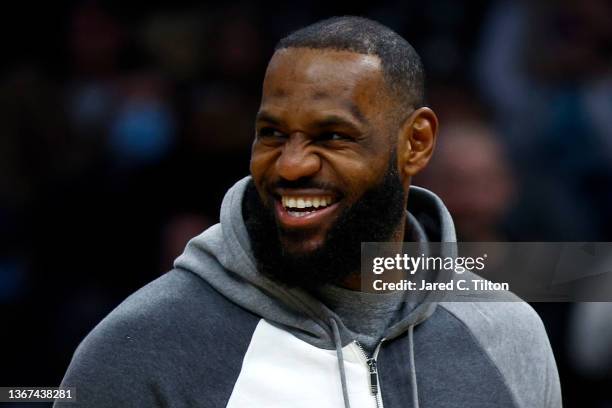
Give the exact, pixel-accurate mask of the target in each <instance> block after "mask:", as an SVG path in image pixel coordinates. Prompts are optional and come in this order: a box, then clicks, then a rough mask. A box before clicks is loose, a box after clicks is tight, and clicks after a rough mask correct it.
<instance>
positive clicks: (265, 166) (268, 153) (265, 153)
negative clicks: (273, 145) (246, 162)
mask: <svg viewBox="0 0 612 408" xmlns="http://www.w3.org/2000/svg"><path fill="white" fill-rule="evenodd" d="M276 156H277V154H276V153H275V149H270V148H266V147H264V146H258V145H255V146H253V151H252V153H251V164H250V170H251V176H252V177H253V180H254V181H255V184H256V185H261V183H263V182H264V181H265V178H266V176H267V175H269V174H270V172H271V170H273V169H274V162H275V158H276Z"/></svg>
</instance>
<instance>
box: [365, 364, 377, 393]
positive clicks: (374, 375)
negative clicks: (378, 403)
mask: <svg viewBox="0 0 612 408" xmlns="http://www.w3.org/2000/svg"><path fill="white" fill-rule="evenodd" d="M366 362H367V364H368V368H369V369H370V389H371V391H372V395H374V396H376V395H377V394H378V370H377V368H376V359H375V358H368V359H367V361H366Z"/></svg>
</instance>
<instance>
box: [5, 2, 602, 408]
mask: <svg viewBox="0 0 612 408" xmlns="http://www.w3.org/2000/svg"><path fill="white" fill-rule="evenodd" d="M17 7H18V9H16V10H14V11H10V12H6V13H5V20H7V22H6V23H7V24H6V25H5V27H3V29H4V30H6V33H4V35H3V38H4V39H5V40H8V42H9V43H10V45H11V46H10V47H7V48H6V49H5V50H3V54H4V55H5V56H8V58H3V59H4V60H5V62H4V63H3V64H2V71H1V72H0V118H2V119H1V120H0V133H1V136H0V169H1V171H0V242H1V245H0V318H1V319H2V320H1V321H2V322H3V326H4V327H3V331H2V332H3V335H2V339H3V342H2V345H3V348H2V352H1V355H0V359H1V361H2V368H3V369H2V370H0V385H5V386H9V385H30V386H31V385H41V386H42V385H46V386H54V385H55V386H56V385H57V384H59V382H60V380H61V378H62V375H63V372H64V370H65V368H66V367H67V364H68V362H69V359H70V357H71V354H72V352H73V351H74V348H75V347H76V345H77V344H78V342H79V341H80V340H81V339H82V338H83V336H84V335H85V334H86V333H87V332H88V331H89V330H91V328H92V327H93V325H95V323H97V322H98V321H99V320H100V319H101V318H102V317H103V316H104V315H105V314H107V313H108V312H109V311H110V310H112V308H113V307H114V306H116V305H117V304H118V303H119V302H120V301H121V300H122V299H124V298H125V297H126V296H127V295H128V294H129V293H131V292H133V291H134V290H135V289H137V288H138V287H140V286H142V285H144V284H145V283H147V282H148V281H150V280H152V279H154V278H155V277H157V276H159V275H160V274H162V273H164V272H165V271H167V270H168V269H169V268H170V267H171V265H172V261H173V259H174V258H175V257H176V256H177V255H178V254H180V252H181V251H182V249H183V247H184V245H185V243H186V242H187V240H188V239H189V238H190V237H192V236H195V235H197V234H198V233H199V232H201V231H202V230H204V229H205V228H206V227H208V226H210V225H212V224H213V223H215V222H217V220H218V208H219V205H220V201H221V198H222V197H223V194H224V192H225V191H226V189H227V188H228V187H229V186H231V185H232V184H233V182H235V181H236V180H238V179H239V178H241V177H243V176H245V175H246V174H248V164H249V163H248V161H249V151H250V143H251V140H252V137H253V121H254V115H255V113H256V111H257V107H258V102H259V96H260V88H261V80H262V77H263V73H264V70H265V64H266V62H267V60H268V59H269V57H270V56H271V55H272V52H273V47H274V44H275V43H276V41H277V40H278V39H280V38H281V37H282V36H284V35H286V34H287V33H289V32H290V31H291V30H294V29H297V28H299V27H301V26H304V25H307V24H309V23H312V22H314V21H316V20H318V19H321V18H325V17H329V16H332V15H340V14H357V15H363V16H367V17H370V18H374V19H376V20H378V21H380V22H382V23H384V24H386V25H388V26H389V27H391V28H393V29H394V30H396V31H397V32H398V33H400V34H401V35H403V36H404V37H405V38H406V39H408V41H409V42H411V43H412V44H413V46H414V47H415V48H416V49H417V51H418V52H419V53H420V55H421V56H422V57H423V60H424V64H425V67H426V72H427V80H428V85H427V86H428V103H429V105H430V106H431V107H432V108H433V109H434V111H436V112H437V113H438V115H439V117H440V123H441V132H440V135H439V143H438V147H437V153H436V155H435V158H434V160H433V161H432V163H431V165H430V167H429V168H428V169H427V170H426V171H425V172H424V173H423V174H422V175H421V176H419V177H418V178H417V180H415V181H416V184H420V185H424V186H426V187H428V188H430V189H432V190H433V191H435V192H436V193H438V194H439V195H440V196H441V197H442V198H443V200H444V201H445V202H446V204H447V205H448V206H449V209H450V211H451V213H452V214H453V216H454V218H455V221H456V224H457V229H458V233H459V239H460V240H467V241H612V236H611V235H612V234H611V232H610V231H612V211H610V210H611V209H612V188H611V186H612V24H610V22H611V21H612V4H611V3H610V2H608V1H607V0H582V1H580V2H578V1H571V0H561V1H552V0H537V1H492V2H489V1H483V0H480V1H470V2H467V1H465V2H460V1H456V0H430V1H427V2H418V3H417V2H412V1H403V2H400V1H382V2H376V4H369V5H364V6H356V5H351V6H348V5H345V4H343V3H341V2H340V3H336V4H330V2H321V1H315V2H311V3H308V4H300V5H297V4H290V3H287V2H280V1H268V2H263V3H260V2H257V3H256V2H252V1H243V2H239V3H234V4H226V5H221V4H206V3H203V2H197V3H196V2H191V3H190V2H186V3H185V2H184V3H170V2H167V3H165V4H164V3H163V2H158V3H155V2H148V3H139V2H129V4H125V3H120V2H94V1H81V2H71V3H63V4H61V5H58V4H56V3H55V2H52V3H50V4H47V5H41V6H40V7H39V6H36V7H34V6H33V5H28V4H25V5H23V6H17ZM19 7H20V8H19ZM534 307H535V308H536V309H537V310H538V312H539V313H540V315H541V316H542V318H543V320H544V322H545V324H546V326H547V330H548V332H549V336H550V338H551V342H552V344H553V347H554V350H555V354H556V357H557V362H558V365H559V368H560V372H561V375H562V389H563V393H564V398H565V406H566V407H570V408H571V407H596V408H603V407H612V391H610V389H609V387H607V386H606V384H609V383H610V381H611V380H612V357H611V353H609V352H608V350H611V349H612V344H608V345H606V344H604V345H599V347H600V348H601V349H602V350H604V352H603V353H601V354H602V355H603V356H604V357H601V358H599V357H597V356H595V357H593V356H591V355H590V358H591V359H594V361H596V362H598V363H600V364H599V365H597V364H596V366H597V367H596V369H593V368H592V367H593V365H589V364H583V363H584V359H577V358H575V356H576V353H579V352H580V348H581V345H582V344H583V342H584V341H585V340H583V338H584V337H585V334H586V337H587V338H589V337H593V336H596V337H597V336H598V333H599V332H598V331H597V330H601V331H602V332H603V330H608V331H610V328H609V325H612V322H611V323H609V324H608V325H605V324H604V325H600V326H597V324H594V325H590V326H588V327H587V326H585V324H582V323H575V322H576V321H578V322H584V321H585V320H584V319H581V318H580V319H579V318H577V317H576V316H582V315H585V316H595V317H597V316H604V318H603V319H604V320H605V316H606V312H605V307H604V309H603V310H604V312H602V311H601V310H602V308H601V307H597V308H595V309H597V310H591V308H589V306H588V304H586V305H581V306H580V307H576V306H575V305H572V304H534ZM607 310H609V308H608V309H607ZM602 313H603V314H602ZM611 313H612V312H611ZM610 319H611V320H612V317H611V318H610ZM601 320H602V318H600V319H599V320H596V321H601ZM587 321H591V320H588V319H587ZM585 327H587V328H586V329H585ZM589 328H590V329H589ZM585 330H587V332H586V333H585ZM588 330H592V331H594V332H592V333H588ZM610 337H612V336H609V337H608V338H610ZM581 339H582V340H581ZM586 352H588V350H587V351H585V353H586ZM606 353H607V354H606ZM591 354H592V353H591ZM606 356H607V357H606ZM605 358H608V363H609V364H606V362H605ZM602 359H604V360H602ZM20 406H23V405H20Z"/></svg>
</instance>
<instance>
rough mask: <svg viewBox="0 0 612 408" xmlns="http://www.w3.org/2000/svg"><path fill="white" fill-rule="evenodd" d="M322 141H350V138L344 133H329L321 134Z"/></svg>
mask: <svg viewBox="0 0 612 408" xmlns="http://www.w3.org/2000/svg"><path fill="white" fill-rule="evenodd" d="M320 137H321V140H349V138H348V137H347V136H345V135H343V134H342V133H336V132H328V133H323V134H321V136H320Z"/></svg>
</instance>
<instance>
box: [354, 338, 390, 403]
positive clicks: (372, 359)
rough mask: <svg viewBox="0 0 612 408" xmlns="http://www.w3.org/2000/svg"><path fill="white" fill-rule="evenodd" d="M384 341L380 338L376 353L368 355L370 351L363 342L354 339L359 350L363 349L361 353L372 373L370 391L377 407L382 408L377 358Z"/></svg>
mask: <svg viewBox="0 0 612 408" xmlns="http://www.w3.org/2000/svg"><path fill="white" fill-rule="evenodd" d="M383 341H385V339H382V340H380V343H378V345H377V346H376V348H375V349H374V354H372V356H368V353H366V351H365V349H364V348H363V346H362V345H361V343H359V342H358V341H357V340H355V341H354V343H355V345H356V346H357V348H358V349H359V351H361V354H362V355H363V358H364V359H365V361H366V364H367V365H368V372H369V373H370V392H371V393H372V396H373V397H374V400H375V401H376V408H382V396H381V395H380V385H379V381H378V367H377V360H376V359H377V358H378V352H379V351H380V346H381V345H382V343H383Z"/></svg>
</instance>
